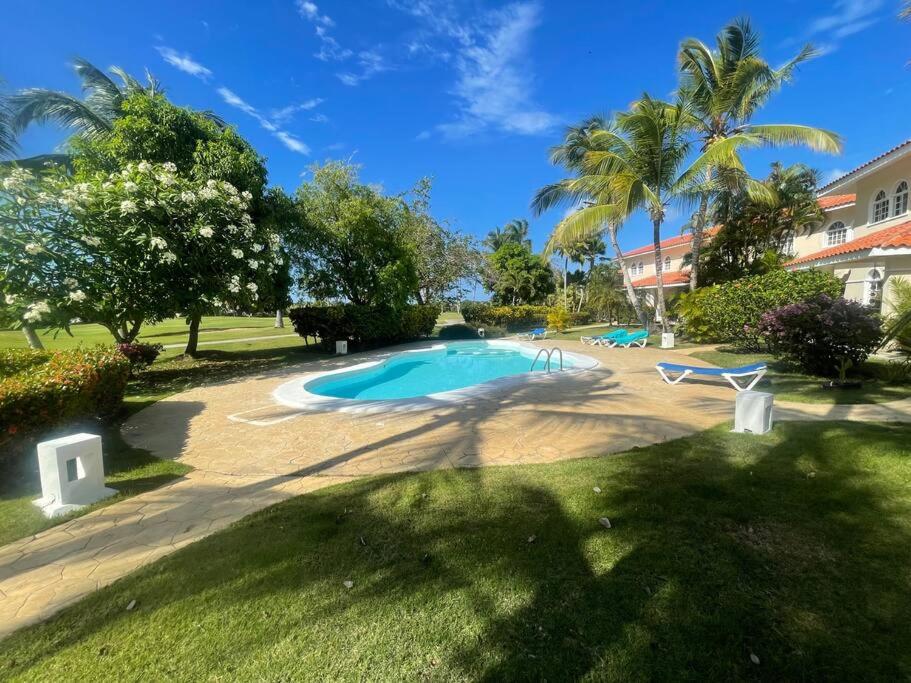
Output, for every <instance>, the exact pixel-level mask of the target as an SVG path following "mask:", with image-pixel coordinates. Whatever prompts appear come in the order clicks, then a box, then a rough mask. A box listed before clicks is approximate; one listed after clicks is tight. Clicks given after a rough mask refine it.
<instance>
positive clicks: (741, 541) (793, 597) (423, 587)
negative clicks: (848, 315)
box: [0, 423, 911, 680]
mask: <svg viewBox="0 0 911 683" xmlns="http://www.w3.org/2000/svg"><path fill="white" fill-rule="evenodd" d="M909 436H911V428H909V427H907V426H892V425H867V426H861V425H856V424H854V425H851V424H847V423H824V424H809V423H805V424H784V425H779V426H778V427H777V428H776V433H775V434H774V435H772V436H768V437H749V436H744V435H734V434H728V433H726V432H724V431H723V429H716V430H712V431H710V432H708V433H703V434H700V435H697V436H695V437H691V438H687V439H682V440H679V441H675V442H670V443H667V444H663V445H659V446H654V447H650V448H645V449H639V450H636V451H632V452H629V453H626V454H624V455H622V456H619V457H611V458H593V459H584V460H578V461H573V462H567V463H560V464H558V465H549V466H530V467H525V468H492V469H488V470H467V471H466V470H450V471H441V472H432V473H425V474H419V475H395V476H389V477H381V478H373V479H369V480H363V481H359V482H355V483H352V484H348V485H345V486H344V487H336V488H332V489H325V490H322V491H319V492H317V493H314V494H310V495H306V496H302V497H299V498H295V499H292V500H290V501H287V502H284V503H281V504H279V505H276V506H273V507H271V508H268V509H266V510H263V511H261V512H259V513H257V514H254V515H252V516H250V517H247V518H245V519H244V520H243V521H241V522H240V523H238V524H236V525H234V526H233V527H231V528H230V529H229V530H227V531H225V532H223V533H221V534H218V535H216V536H213V537H210V538H208V539H205V540H203V541H201V542H199V543H197V544H194V545H192V546H190V547H189V548H187V549H185V550H183V551H181V552H179V553H176V554H174V555H172V556H170V557H168V558H166V559H164V560H162V561H161V562H158V563H156V564H155V565H154V566H152V567H149V568H147V569H145V570H142V571H140V572H138V573H137V574H135V575H133V576H130V577H128V578H127V579H125V580H123V581H120V582H118V583H117V584H115V585H114V586H111V587H110V588H108V589H106V590H104V591H102V592H99V593H96V594H94V595H92V596H91V597H89V598H88V599H87V600H85V601H83V602H82V603H80V604H79V605H77V606H76V607H74V608H72V609H69V610H66V611H65V612H63V613H62V614H60V615H59V616H58V617H57V618H55V619H53V620H52V621H51V622H49V623H48V624H46V625H43V626H39V627H36V628H32V629H29V630H28V631H24V632H21V633H19V634H16V635H14V636H13V637H12V638H10V639H9V640H7V641H5V642H4V643H2V644H0V662H2V664H0V666H2V667H3V668H2V670H5V671H7V672H9V673H10V674H11V675H13V674H23V675H33V676H40V675H42V673H45V672H47V671H48V670H49V669H45V668H43V667H46V666H47V667H50V666H51V665H57V666H61V667H64V668H59V669H58V671H66V670H69V671H75V670H79V671H80V672H81V674H82V675H83V676H87V677H92V676H93V675H94V674H98V675H106V676H109V677H110V676H118V675H120V676H126V675H129V673H130V672H134V671H135V667H136V666H140V665H141V666H142V667H143V670H144V671H145V672H146V674H147V675H148V676H150V677H161V676H169V675H170V676H173V675H177V676H181V677H184V678H194V677H198V676H217V675H222V676H226V677H232V678H238V679H246V678H276V677H279V676H284V677H286V678H291V679H294V678H321V679H339V678H344V679H363V678H372V679H402V678H416V677H426V678H441V679H451V678H454V679H472V680H504V679H506V680H530V679H532V680H543V679H547V680H570V679H576V678H581V677H590V678H595V679H609V680H652V679H673V680H732V679H733V680H738V679H754V678H764V679H773V680H782V679H784V680H795V679H806V678H810V679H846V680H859V679H864V680H899V679H904V678H907V677H908V675H909V672H911V661H909V655H908V652H909V651H911V624H909V622H908V620H907V618H906V608H907V605H908V604H911V586H909V582H908V578H907V577H908V573H907V569H908V567H909V566H911V543H909V541H911V534H909V522H908V518H909V512H911V500H909V493H908V491H907V487H906V483H905V482H907V480H908V473H909V469H911V463H909V461H908V458H909V457H911V456H908V451H907V443H908V439H909ZM594 486H599V487H600V488H601V489H602V493H601V494H597V493H595V492H594V491H593V490H592V488H593V487H594ZM603 516H607V517H609V518H610V520H611V522H612V527H611V528H610V529H605V528H604V527H602V526H601V525H600V524H599V523H598V518H599V517H603ZM532 536H534V538H533V540H531V541H530V540H529V539H531V537H532ZM348 580H350V581H352V582H353V587H351V588H350V589H349V588H346V587H345V586H344V584H343V581H348ZM133 599H135V600H137V605H138V607H137V609H136V610H134V611H132V612H127V611H125V609H124V606H125V605H126V604H127V603H128V602H129V601H130V600H133ZM153 633H154V634H155V637H154V638H150V637H149V636H150V635H151V634H153ZM136 642H142V643H143V645H142V652H141V654H138V653H137V652H136V651H134V646H133V645H132V644H133V643H136ZM53 652H61V653H62V654H61V655H60V659H59V660H57V661H54V660H49V659H48V658H49V657H51V653H53ZM751 655H752V656H754V657H755V658H756V661H758V664H757V663H754V661H753V660H752V659H751ZM67 663H68V668H67V666H64V665H66V664H67ZM32 667H35V668H32ZM77 667H78V668H77Z"/></svg>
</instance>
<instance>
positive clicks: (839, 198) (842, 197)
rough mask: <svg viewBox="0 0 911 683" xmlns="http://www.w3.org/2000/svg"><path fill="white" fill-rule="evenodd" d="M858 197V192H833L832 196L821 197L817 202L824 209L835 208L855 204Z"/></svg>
mask: <svg viewBox="0 0 911 683" xmlns="http://www.w3.org/2000/svg"><path fill="white" fill-rule="evenodd" d="M856 199H857V195H856V194H833V195H831V196H830V197H819V198H818V199H817V200H816V202H817V203H818V204H819V208H820V209H822V210H823V211H828V210H829V209H835V208H838V207H839V206H844V205H845V204H853V203H854V202H855V201H856Z"/></svg>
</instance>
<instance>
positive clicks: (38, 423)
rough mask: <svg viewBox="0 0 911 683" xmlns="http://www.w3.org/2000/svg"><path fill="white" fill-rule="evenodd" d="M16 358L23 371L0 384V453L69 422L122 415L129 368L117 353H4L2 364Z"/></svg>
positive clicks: (105, 350)
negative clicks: (24, 439)
mask: <svg viewBox="0 0 911 683" xmlns="http://www.w3.org/2000/svg"><path fill="white" fill-rule="evenodd" d="M18 354H22V356H23V358H21V359H19V360H18V362H17V364H18V366H19V367H20V368H21V370H20V371H19V372H17V373H16V374H11V375H9V376H6V377H4V378H3V379H0V451H6V450H7V445H9V444H11V443H12V442H14V441H19V440H20V439H23V438H25V437H28V436H31V435H34V434H36V433H40V432H42V431H46V430H47V429H50V428H52V427H54V426H57V425H59V424H62V423H65V422H67V421H69V420H73V419H80V418H86V417H98V418H103V417H109V416H111V415H114V414H115V413H116V412H117V411H118V410H119V409H120V405H121V403H122V401H123V393H124V391H125V390H126V385H127V379H128V378H129V374H130V362H129V360H127V357H126V356H124V355H123V354H122V353H120V352H118V351H117V350H116V349H115V348H113V347H97V348H94V349H85V348H78V349H74V350H69V351H57V352H55V353H41V352H39V353H38V354H36V353H35V352H33V351H19V352H17V351H13V352H6V353H5V354H4V364H5V365H7V366H9V365H11V364H13V363H12V362H11V361H9V360H8V358H9V357H10V356H12V355H18ZM39 358H40V359H41V360H40V361H39V360H38V359H39ZM9 450H10V451H14V450H16V449H15V448H10V449H9Z"/></svg>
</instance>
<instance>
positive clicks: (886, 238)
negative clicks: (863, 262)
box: [784, 221, 911, 266]
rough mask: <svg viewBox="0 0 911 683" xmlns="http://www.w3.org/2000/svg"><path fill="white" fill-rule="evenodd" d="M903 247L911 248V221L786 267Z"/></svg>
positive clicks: (798, 259) (796, 260)
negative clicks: (833, 257) (834, 257)
mask: <svg viewBox="0 0 911 683" xmlns="http://www.w3.org/2000/svg"><path fill="white" fill-rule="evenodd" d="M901 247H911V221H905V222H904V223H899V224H898V225H893V226H892V227H891V228H884V229H882V230H877V231H876V232H873V233H870V234H869V235H866V236H865V237H858V238H857V239H856V240H851V241H850V242H845V243H844V244H839V245H838V246H836V247H829V248H828V249H823V250H822V251H817V252H814V253H812V254H807V255H806V256H801V257H799V258H796V259H793V260H791V261H788V262H787V263H785V264H784V265H785V266H796V265H797V264H799V263H807V262H808V261H817V260H819V259H824V258H830V257H832V256H841V255H842V254H851V253H853V252H855V251H866V250H867V249H877V248H880V249H897V248H901Z"/></svg>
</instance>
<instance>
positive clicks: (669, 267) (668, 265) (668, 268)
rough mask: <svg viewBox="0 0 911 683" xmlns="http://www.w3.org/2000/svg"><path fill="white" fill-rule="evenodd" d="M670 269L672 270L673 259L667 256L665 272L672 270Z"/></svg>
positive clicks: (665, 258)
mask: <svg viewBox="0 0 911 683" xmlns="http://www.w3.org/2000/svg"><path fill="white" fill-rule="evenodd" d="M670 269H671V257H670V256H665V257H664V270H670Z"/></svg>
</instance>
